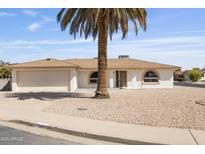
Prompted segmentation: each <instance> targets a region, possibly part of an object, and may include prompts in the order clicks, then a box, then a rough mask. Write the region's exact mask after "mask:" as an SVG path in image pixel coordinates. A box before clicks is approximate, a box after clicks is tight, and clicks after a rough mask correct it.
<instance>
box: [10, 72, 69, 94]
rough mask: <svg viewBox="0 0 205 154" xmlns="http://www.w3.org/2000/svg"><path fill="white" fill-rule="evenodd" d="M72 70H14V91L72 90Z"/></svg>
mask: <svg viewBox="0 0 205 154" xmlns="http://www.w3.org/2000/svg"><path fill="white" fill-rule="evenodd" d="M70 81H71V80H70V70H63V69H29V70H28V69H23V70H13V71H12V91H14V92H39V91H68V90H70Z"/></svg>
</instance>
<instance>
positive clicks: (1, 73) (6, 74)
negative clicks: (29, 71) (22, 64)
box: [0, 65, 11, 78]
mask: <svg viewBox="0 0 205 154" xmlns="http://www.w3.org/2000/svg"><path fill="white" fill-rule="evenodd" d="M10 77H11V72H10V70H9V69H8V68H7V67H6V66H5V65H0V78H10Z"/></svg>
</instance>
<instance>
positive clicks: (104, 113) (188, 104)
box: [43, 86, 205, 130]
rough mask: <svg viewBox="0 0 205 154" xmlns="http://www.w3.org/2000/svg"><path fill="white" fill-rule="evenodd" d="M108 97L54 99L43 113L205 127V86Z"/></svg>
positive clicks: (115, 92)
mask: <svg viewBox="0 0 205 154" xmlns="http://www.w3.org/2000/svg"><path fill="white" fill-rule="evenodd" d="M110 95H111V98H110V99H102V100H101V99H93V98H91V96H93V94H91V93H89V94H84V95H83V96H80V97H64V98H63V99H56V100H54V101H52V103H51V104H50V105H48V106H47V107H45V108H44V109H43V111H44V112H52V113H58V114H65V115H69V116H80V117H87V118H93V119H99V120H109V121H116V122H121V123H132V124H139V125H149V126H164V127H178V128H192V129H201V130H205V106H203V105H200V104H197V103H195V101H198V100H203V101H205V88H193V87H181V86H175V88H173V89H140V90H126V89H122V90H111V91H110Z"/></svg>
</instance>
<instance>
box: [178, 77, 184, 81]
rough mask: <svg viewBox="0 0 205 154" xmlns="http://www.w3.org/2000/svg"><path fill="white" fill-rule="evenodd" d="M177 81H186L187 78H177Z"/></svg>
mask: <svg viewBox="0 0 205 154" xmlns="http://www.w3.org/2000/svg"><path fill="white" fill-rule="evenodd" d="M177 81H180V82H184V81H185V78H184V77H179V78H178V79H177Z"/></svg>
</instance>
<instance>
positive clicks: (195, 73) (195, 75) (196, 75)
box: [188, 69, 202, 82]
mask: <svg viewBox="0 0 205 154" xmlns="http://www.w3.org/2000/svg"><path fill="white" fill-rule="evenodd" d="M188 75H189V78H190V80H191V81H192V82H196V81H198V80H199V79H201V77H202V73H201V71H200V70H199V69H193V70H191V71H189V73H188Z"/></svg>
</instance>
